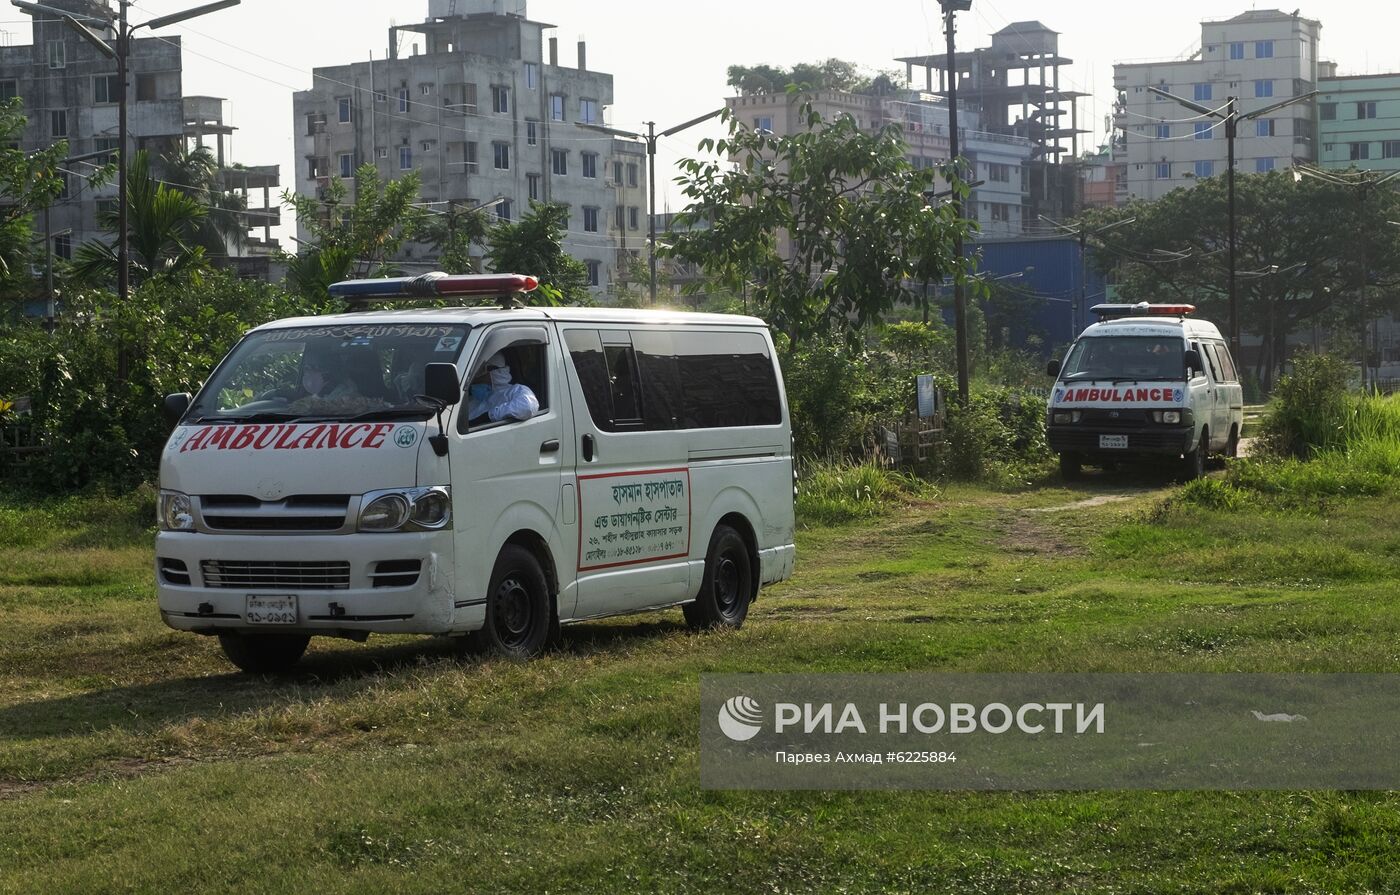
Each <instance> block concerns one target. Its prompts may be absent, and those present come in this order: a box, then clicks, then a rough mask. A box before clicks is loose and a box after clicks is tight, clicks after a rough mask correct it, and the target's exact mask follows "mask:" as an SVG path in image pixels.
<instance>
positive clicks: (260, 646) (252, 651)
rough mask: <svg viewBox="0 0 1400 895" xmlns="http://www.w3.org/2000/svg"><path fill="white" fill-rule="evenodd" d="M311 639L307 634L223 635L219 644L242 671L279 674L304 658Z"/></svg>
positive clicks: (220, 636)
mask: <svg viewBox="0 0 1400 895" xmlns="http://www.w3.org/2000/svg"><path fill="white" fill-rule="evenodd" d="M310 643H311V638H310V637H309V636H307V635H304V634H233V633H230V634H220V635H219V646H220V647H222V648H223V651H224V655H225V656H227V657H228V660H229V661H230V662H232V663H233V664H234V665H237V666H238V668H239V670H240V671H245V672H247V673H248V674H280V673H281V672H284V671H289V670H291V668H292V666H293V665H295V664H297V662H299V661H301V657H302V656H303V655H304V654H305V653H306V647H307V646H308V645H310Z"/></svg>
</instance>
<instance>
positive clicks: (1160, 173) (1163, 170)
mask: <svg viewBox="0 0 1400 895" xmlns="http://www.w3.org/2000/svg"><path fill="white" fill-rule="evenodd" d="M1157 179H1158V180H1171V179H1172V166H1171V164H1170V163H1168V162H1159V163H1158V164H1157Z"/></svg>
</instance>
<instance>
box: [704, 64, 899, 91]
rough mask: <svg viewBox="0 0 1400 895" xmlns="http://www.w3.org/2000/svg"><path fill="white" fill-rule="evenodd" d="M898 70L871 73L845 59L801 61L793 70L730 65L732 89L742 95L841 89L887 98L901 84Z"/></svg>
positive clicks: (766, 66)
mask: <svg viewBox="0 0 1400 895" xmlns="http://www.w3.org/2000/svg"><path fill="white" fill-rule="evenodd" d="M899 80H900V75H899V72H897V71H880V72H875V73H873V74H871V73H870V72H869V71H868V70H866V69H864V68H862V67H861V66H859V65H856V64H855V63H854V62H847V61H846V60H844V59H835V58H832V59H827V60H826V61H824V62H799V63H798V64H797V65H794V66H793V67H792V68H782V67H781V66H776V67H775V66H772V65H751V66H750V65H731V66H729V86H730V87H732V88H733V89H735V90H737V91H739V93H740V95H743V96H754V95H758V94H764V93H782V92H783V91H785V90H787V89H788V88H789V87H796V88H798V89H800V90H804V91H809V92H816V91H821V90H839V91H841V92H843V93H868V94H873V95H876V96H886V95H888V94H890V93H894V92H895V90H896V89H897V88H896V87H895V85H896V84H897V83H898V82H899Z"/></svg>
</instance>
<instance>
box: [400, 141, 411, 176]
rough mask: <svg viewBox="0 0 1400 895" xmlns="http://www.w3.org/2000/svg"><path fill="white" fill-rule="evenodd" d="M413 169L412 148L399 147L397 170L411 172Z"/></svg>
mask: <svg viewBox="0 0 1400 895" xmlns="http://www.w3.org/2000/svg"><path fill="white" fill-rule="evenodd" d="M412 169H413V147H412V146H400V147H399V170H400V171H411V170H412Z"/></svg>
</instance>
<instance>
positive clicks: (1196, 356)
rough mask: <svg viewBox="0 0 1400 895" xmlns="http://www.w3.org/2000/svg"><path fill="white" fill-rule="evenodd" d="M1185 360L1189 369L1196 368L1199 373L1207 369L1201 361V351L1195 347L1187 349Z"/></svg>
mask: <svg viewBox="0 0 1400 895" xmlns="http://www.w3.org/2000/svg"><path fill="white" fill-rule="evenodd" d="M1185 362H1186V366H1187V368H1188V369H1191V370H1194V371H1196V372H1197V373H1201V372H1203V371H1204V370H1205V365H1204V364H1202V363H1201V352H1199V351H1197V350H1196V349H1194V348H1187V349H1186V357H1185Z"/></svg>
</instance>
